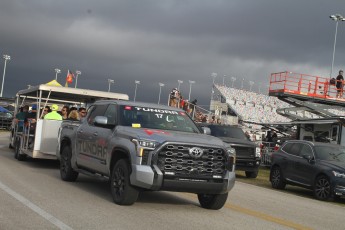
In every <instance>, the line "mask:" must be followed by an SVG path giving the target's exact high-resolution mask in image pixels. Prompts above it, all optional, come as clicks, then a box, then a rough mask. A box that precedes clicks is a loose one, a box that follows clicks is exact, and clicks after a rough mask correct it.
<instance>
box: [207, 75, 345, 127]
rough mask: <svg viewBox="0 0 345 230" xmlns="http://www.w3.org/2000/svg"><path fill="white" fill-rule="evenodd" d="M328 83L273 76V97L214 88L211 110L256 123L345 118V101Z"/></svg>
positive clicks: (271, 83) (313, 77) (231, 88)
mask: <svg viewBox="0 0 345 230" xmlns="http://www.w3.org/2000/svg"><path fill="white" fill-rule="evenodd" d="M327 82H328V81H327V79H326V78H321V77H317V76H310V75H306V74H296V73H292V72H287V71H286V72H280V73H273V74H272V75H271V78H270V89H269V95H264V94H261V93H256V92H252V91H248V90H245V89H237V88H233V87H227V86H225V85H220V84H214V85H213V94H212V99H211V109H210V110H211V111H214V113H215V114H216V115H220V116H223V115H230V116H231V115H232V116H237V117H238V119H239V120H242V121H249V122H254V123H281V122H289V121H291V120H300V119H316V118H323V117H337V116H345V109H344V104H345V99H344V98H335V96H334V95H335V90H334V86H330V85H329V84H328V83H327ZM318 89H323V91H322V92H321V91H319V90H318ZM219 110H220V112H219ZM228 117H229V116H228ZM223 120H224V121H225V122H224V123H227V122H226V119H223Z"/></svg>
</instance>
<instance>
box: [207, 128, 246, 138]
mask: <svg viewBox="0 0 345 230" xmlns="http://www.w3.org/2000/svg"><path fill="white" fill-rule="evenodd" d="M208 127H209V128H210V129H211V135H212V136H216V137H230V138H236V139H243V140H248V138H247V137H246V135H245V134H244V132H243V130H242V129H240V128H237V127H231V126H221V125H210V126H208Z"/></svg>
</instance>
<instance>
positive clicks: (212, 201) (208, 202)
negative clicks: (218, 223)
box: [198, 193, 228, 210]
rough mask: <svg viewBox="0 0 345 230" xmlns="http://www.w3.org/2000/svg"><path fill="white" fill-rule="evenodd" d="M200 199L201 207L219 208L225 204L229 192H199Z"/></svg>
mask: <svg viewBox="0 0 345 230" xmlns="http://www.w3.org/2000/svg"><path fill="white" fill-rule="evenodd" d="M198 199H199V203H200V205H201V207H203V208H206V209H213V210H218V209H221V208H222V207H223V206H224V204H225V202H226V200H227V199H228V193H224V194H198Z"/></svg>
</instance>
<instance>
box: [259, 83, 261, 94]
mask: <svg viewBox="0 0 345 230" xmlns="http://www.w3.org/2000/svg"><path fill="white" fill-rule="evenodd" d="M259 94H261V82H260V83H259Z"/></svg>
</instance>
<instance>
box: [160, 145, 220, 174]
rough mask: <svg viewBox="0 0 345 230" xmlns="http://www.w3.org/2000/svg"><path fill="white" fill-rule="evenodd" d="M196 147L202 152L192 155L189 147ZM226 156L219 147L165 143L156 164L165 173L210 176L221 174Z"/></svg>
mask: <svg viewBox="0 0 345 230" xmlns="http://www.w3.org/2000/svg"><path fill="white" fill-rule="evenodd" d="M193 147H197V148H199V149H201V150H202V152H203V154H202V155H201V156H200V157H199V156H197V157H196V156H194V155H193V154H190V149H192V148H193ZM226 161H227V157H226V155H225V153H224V150H223V149H221V148H213V147H205V146H202V147H201V146H193V145H180V144H167V145H165V146H164V147H163V148H162V149H161V150H160V152H159V153H158V159H157V166H158V168H159V169H160V170H161V171H162V172H163V173H164V174H165V175H175V176H187V177H193V176H194V177H195V176H201V177H212V176H213V175H223V174H224V172H225V170H226Z"/></svg>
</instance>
